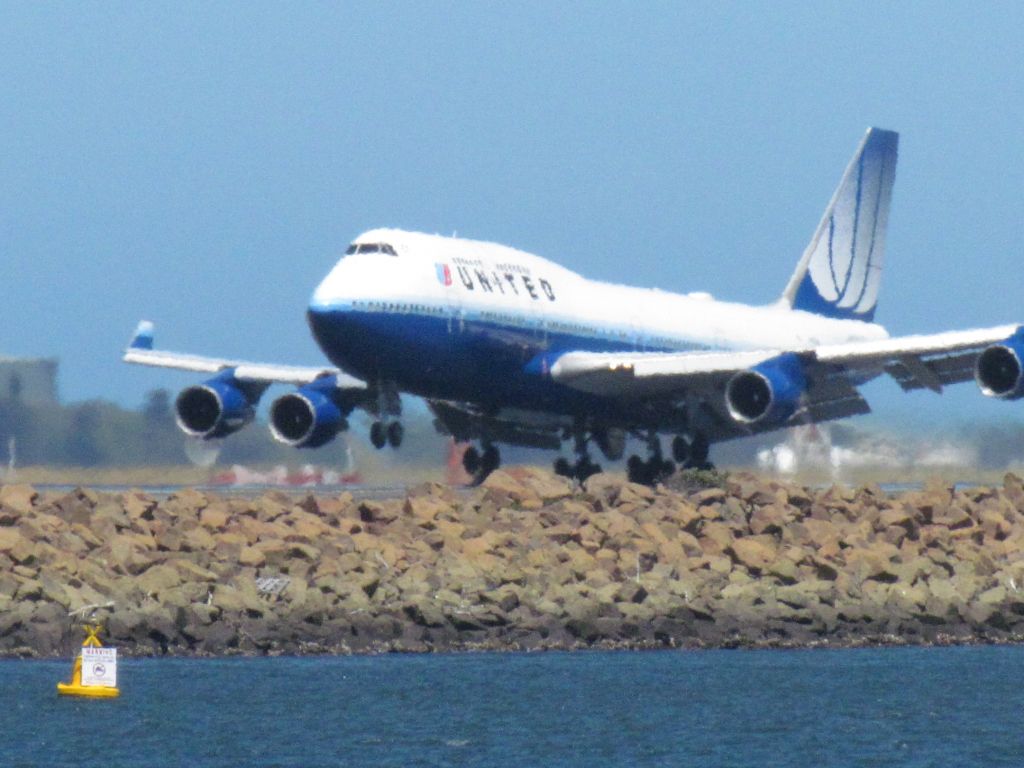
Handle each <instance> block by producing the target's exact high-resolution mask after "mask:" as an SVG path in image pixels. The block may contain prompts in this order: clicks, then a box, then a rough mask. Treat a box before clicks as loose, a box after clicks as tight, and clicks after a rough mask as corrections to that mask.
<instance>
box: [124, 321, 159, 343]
mask: <svg viewBox="0 0 1024 768" xmlns="http://www.w3.org/2000/svg"><path fill="white" fill-rule="evenodd" d="M128 348H129V349H152V348H153V324H152V323H151V322H149V320H142V321H140V322H139V325H138V326H137V327H136V328H135V334H134V335H133V336H132V340H131V343H129V344H128Z"/></svg>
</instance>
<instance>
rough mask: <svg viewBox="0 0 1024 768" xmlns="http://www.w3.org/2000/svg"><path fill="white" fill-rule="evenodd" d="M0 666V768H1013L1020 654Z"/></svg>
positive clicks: (1017, 650)
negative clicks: (101, 682)
mask: <svg viewBox="0 0 1024 768" xmlns="http://www.w3.org/2000/svg"><path fill="white" fill-rule="evenodd" d="M69 671H70V663H69V662H49V661H47V662H38V661H6V662H0V766H4V767H5V768H6V767H7V766H76V768H80V767H81V766H103V767H104V768H119V767H120V766H135V765H145V766H190V767H193V766H403V767H406V766H449V765H450V766H545V767H547V766H625V765H637V766H736V767H740V766H758V768H761V767H763V766H780V767H782V768H785V767H787V766H801V767H802V766H815V767H817V766H941V767H942V768H953V767H956V766H1022V765H1024V686H1022V685H1021V679H1022V671H1024V647H978V648H918V649H871V650H833V651H821V650H817V651H701V652H667V651H666V652H650V653H628V652H623V653H597V652H594V653H575V654H571V653H544V654H525V655H524V654H479V655H472V654H467V655H435V656H378V657H347V658H276V659H227V660H185V659H151V660H122V662H121V664H120V665H119V669H118V673H119V676H120V682H121V689H122V694H121V698H120V699H116V700H111V701H101V700H81V699H65V698H58V696H57V695H56V691H55V688H54V686H55V684H56V682H57V681H58V680H61V679H64V678H65V677H66V676H67V675H68V673H69Z"/></svg>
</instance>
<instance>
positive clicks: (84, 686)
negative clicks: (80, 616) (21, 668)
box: [57, 624, 121, 699]
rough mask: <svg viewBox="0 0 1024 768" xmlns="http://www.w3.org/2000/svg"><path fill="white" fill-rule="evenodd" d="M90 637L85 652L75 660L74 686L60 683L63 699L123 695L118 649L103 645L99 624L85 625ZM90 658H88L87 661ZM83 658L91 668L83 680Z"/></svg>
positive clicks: (83, 647)
mask: <svg viewBox="0 0 1024 768" xmlns="http://www.w3.org/2000/svg"><path fill="white" fill-rule="evenodd" d="M82 626H83V628H84V629H85V632H86V638H85V640H83V641H82V650H81V651H79V653H78V655H77V656H76V657H75V666H74V667H73V668H72V670H71V682H70V683H57V693H59V694H61V695H62V696H87V697H89V698H93V699H111V698H114V697H115V696H119V695H120V694H121V691H120V690H119V689H118V687H117V649H116V648H104V647H103V643H101V642H100V639H99V637H97V635H98V634H99V631H100V629H101V626H100V625H99V624H95V625H90V624H83V625H82ZM86 657H88V658H86ZM83 659H84V661H85V663H86V664H87V665H88V669H87V673H86V674H85V675H84V680H83V673H82V668H83Z"/></svg>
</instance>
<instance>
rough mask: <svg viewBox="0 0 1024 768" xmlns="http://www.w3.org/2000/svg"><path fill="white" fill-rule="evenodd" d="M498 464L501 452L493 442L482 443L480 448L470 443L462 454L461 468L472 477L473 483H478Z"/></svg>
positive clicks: (499, 463)
mask: <svg viewBox="0 0 1024 768" xmlns="http://www.w3.org/2000/svg"><path fill="white" fill-rule="evenodd" d="M500 466H501V454H500V453H499V452H498V449H497V448H496V447H495V446H494V444H493V443H483V444H481V446H480V449H478V448H477V447H476V446H475V445H471V446H469V448H467V449H466V452H465V453H464V454H462V468H463V469H465V470H466V473H467V474H469V475H471V476H472V477H473V485H480V483H482V482H483V481H484V480H486V479H487V476H488V475H489V474H491V472H493V471H494V470H496V469H497V468H498V467H500Z"/></svg>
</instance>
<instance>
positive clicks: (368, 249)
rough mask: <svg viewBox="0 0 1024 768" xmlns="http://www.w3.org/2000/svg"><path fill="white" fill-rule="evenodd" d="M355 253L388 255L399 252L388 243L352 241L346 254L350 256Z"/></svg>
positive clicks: (394, 254) (395, 254)
mask: <svg viewBox="0 0 1024 768" xmlns="http://www.w3.org/2000/svg"><path fill="white" fill-rule="evenodd" d="M353 253H385V254H387V255H388V256H397V255H398V253H396V252H395V249H394V248H392V247H391V246H390V245H388V244H387V243H352V245H350V246H349V247H348V250H347V251H345V255H346V256H349V255H351V254H353Z"/></svg>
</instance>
